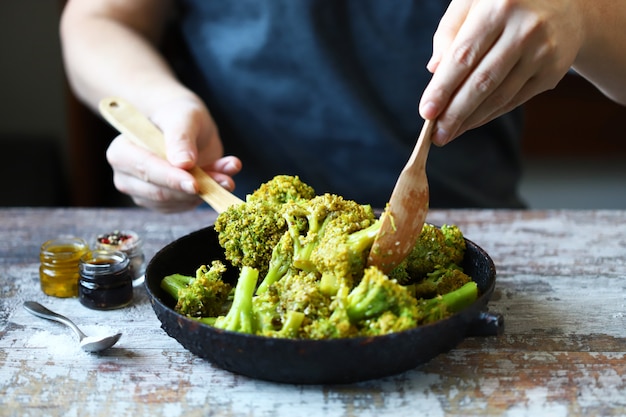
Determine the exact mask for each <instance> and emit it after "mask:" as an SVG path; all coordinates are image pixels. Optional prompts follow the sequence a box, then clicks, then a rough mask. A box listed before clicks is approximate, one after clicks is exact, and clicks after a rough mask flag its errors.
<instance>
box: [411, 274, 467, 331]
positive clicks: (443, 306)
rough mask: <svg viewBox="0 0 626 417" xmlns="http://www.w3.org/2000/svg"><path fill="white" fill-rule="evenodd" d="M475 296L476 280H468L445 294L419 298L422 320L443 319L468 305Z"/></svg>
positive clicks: (430, 321)
mask: <svg viewBox="0 0 626 417" xmlns="http://www.w3.org/2000/svg"><path fill="white" fill-rule="evenodd" d="M477 298H478V285H477V284H476V282H474V281H470V282H468V283H467V284H465V285H463V286H462V287H460V288H458V289H456V290H454V291H452V292H449V293H447V294H443V295H438V296H437V297H434V298H431V299H428V300H421V301H420V302H419V308H420V310H422V312H423V315H424V318H423V320H422V322H423V323H424V324H425V323H432V322H434V321H437V320H441V319H444V318H446V317H448V316H449V315H451V314H454V313H457V312H459V311H461V310H463V309H464V308H465V307H469V306H470V305H472V304H473V303H474V302H475V301H476V299H477Z"/></svg>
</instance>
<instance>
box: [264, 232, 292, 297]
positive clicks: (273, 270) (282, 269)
mask: <svg viewBox="0 0 626 417" xmlns="http://www.w3.org/2000/svg"><path fill="white" fill-rule="evenodd" d="M293 245H294V244H293V239H292V237H291V234H290V233H285V234H284V235H283V237H281V238H280V240H279V241H278V244H277V245H276V246H274V249H273V250H272V257H271V259H270V265H269V268H268V270H267V274H265V277H264V278H263V281H261V284H259V287H258V288H257V290H256V293H257V295H258V294H263V293H264V292H265V291H267V289H268V288H269V286H270V285H272V284H273V283H275V282H276V281H278V280H279V279H281V278H282V277H283V276H284V275H285V274H286V273H287V272H288V271H289V268H291V262H292V259H293V249H294V247H293Z"/></svg>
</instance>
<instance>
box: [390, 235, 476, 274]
mask: <svg viewBox="0 0 626 417" xmlns="http://www.w3.org/2000/svg"><path fill="white" fill-rule="evenodd" d="M464 256H465V239H464V238H463V234H462V233H461V230H460V229H459V228H458V227H457V226H454V225H443V226H441V228H438V227H436V226H433V225H432V224H428V223H426V224H424V227H423V228H422V232H421V234H420V236H419V238H418V239H417V242H416V243H415V246H414V247H413V249H412V250H411V252H410V253H409V255H408V256H407V257H406V258H405V259H404V260H403V261H402V262H401V263H400V264H399V265H398V266H397V267H396V268H395V269H394V270H393V271H391V273H390V274H389V275H390V276H391V277H393V278H394V279H396V280H398V282H400V283H402V284H408V283H409V282H410V281H412V280H416V279H420V278H422V277H425V276H426V275H427V274H428V273H430V272H432V271H434V270H435V269H436V268H438V267H448V266H449V265H451V264H456V265H458V264H460V263H461V262H462V261H463V257H464Z"/></svg>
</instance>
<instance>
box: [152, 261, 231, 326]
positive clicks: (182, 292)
mask: <svg viewBox="0 0 626 417" xmlns="http://www.w3.org/2000/svg"><path fill="white" fill-rule="evenodd" d="M225 271H226V266H225V265H224V264H223V263H222V262H220V261H213V263H212V264H211V267H210V268H207V266H206V265H203V266H201V267H200V268H198V270H197V271H196V276H195V277H190V276H185V275H181V274H173V275H168V276H166V277H165V278H163V280H161V288H162V289H163V290H164V291H165V292H167V293H168V294H169V295H171V296H172V297H173V298H174V299H175V300H176V306H175V307H174V309H175V310H176V311H177V312H179V313H180V314H184V315H186V316H190V317H210V316H216V315H219V314H221V313H222V306H223V305H224V303H225V302H226V301H227V300H228V297H229V295H230V293H231V291H232V286H231V285H230V284H228V283H226V282H224V281H222V274H223V273H224V272H225Z"/></svg>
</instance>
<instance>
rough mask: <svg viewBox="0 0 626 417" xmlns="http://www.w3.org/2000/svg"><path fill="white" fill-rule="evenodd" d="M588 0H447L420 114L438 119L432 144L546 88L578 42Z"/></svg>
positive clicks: (569, 60) (555, 80)
mask: <svg viewBox="0 0 626 417" xmlns="http://www.w3.org/2000/svg"><path fill="white" fill-rule="evenodd" d="M584 1H587V0H550V1H545V0H452V2H451V3H450V6H449V8H448V10H447V11H446V13H445V15H444V16H443V18H442V20H441V22H440V23H439V27H438V28H437V31H436V33H435V35H434V38H433V55H432V58H431V60H430V61H429V63H428V65H427V68H428V70H429V71H430V72H431V73H433V77H432V79H431V81H430V83H429V84H428V86H427V88H426V90H425V91H424V94H423V95H422V99H421V101H420V106H419V110H420V114H421V116H422V117H423V118H425V119H430V120H433V119H437V125H436V131H435V133H434V135H433V143H435V144H436V145H439V146H441V145H445V144H446V143H448V142H449V141H451V140H453V139H454V138H456V137H457V136H459V135H460V134H462V133H463V132H465V131H467V130H469V129H472V128H475V127H478V126H480V125H483V124H485V123H487V122H489V121H491V120H493V119H495V118H496V117H498V116H500V115H502V114H504V113H506V112H509V111H511V110H512V109H514V108H515V107H517V106H519V105H520V104H522V103H524V102H526V101H527V100H529V99H530V98H532V97H533V96H535V95H537V94H539V93H541V92H543V91H546V90H548V89H552V88H554V87H555V86H556V84H557V83H558V82H559V81H560V80H561V79H562V78H563V76H564V75H565V74H566V73H567V71H568V69H569V68H570V67H571V65H572V63H573V62H574V59H575V58H576V55H577V53H578V51H579V49H580V47H581V45H582V43H583V38H584V34H583V29H582V28H583V18H584V17H583V14H584V4H583V3H581V2H584Z"/></svg>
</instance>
